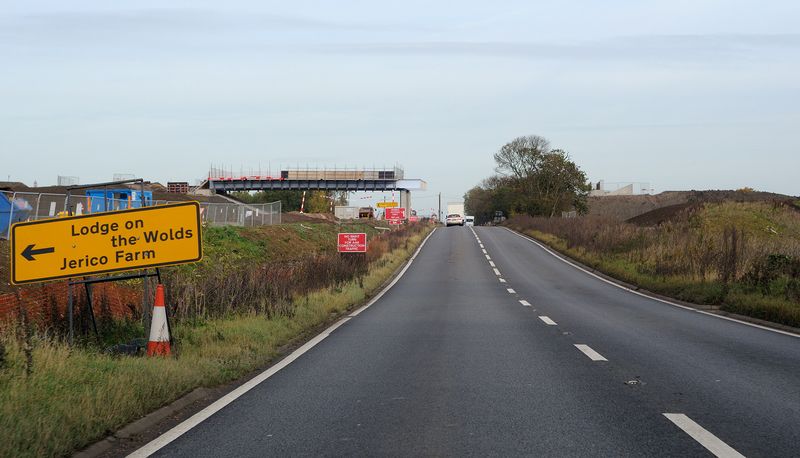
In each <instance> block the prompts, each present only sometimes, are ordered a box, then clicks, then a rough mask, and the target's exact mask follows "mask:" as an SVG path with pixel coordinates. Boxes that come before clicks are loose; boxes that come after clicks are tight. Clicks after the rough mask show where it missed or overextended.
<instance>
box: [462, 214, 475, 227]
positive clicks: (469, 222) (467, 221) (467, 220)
mask: <svg viewBox="0 0 800 458" xmlns="http://www.w3.org/2000/svg"><path fill="white" fill-rule="evenodd" d="M464 225H465V226H474V225H475V217H474V216H465V217H464Z"/></svg>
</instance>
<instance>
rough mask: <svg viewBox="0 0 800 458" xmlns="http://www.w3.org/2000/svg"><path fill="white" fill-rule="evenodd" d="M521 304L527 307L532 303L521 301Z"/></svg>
mask: <svg viewBox="0 0 800 458" xmlns="http://www.w3.org/2000/svg"><path fill="white" fill-rule="evenodd" d="M519 303H520V304H522V305H524V306H525V307H530V306H531V303H530V302H528V301H519Z"/></svg>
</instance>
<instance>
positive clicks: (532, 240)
mask: <svg viewBox="0 0 800 458" xmlns="http://www.w3.org/2000/svg"><path fill="white" fill-rule="evenodd" d="M505 229H506V230H507V231H508V232H511V233H512V234H514V235H516V236H517V237H519V238H521V239H525V240H527V241H529V242H531V243H533V244H534V245H537V246H538V247H539V248H541V249H543V250H544V251H546V252H547V253H548V254H549V255H551V256H553V257H555V258H556V259H558V260H560V261H561V262H564V263H566V264H569V265H571V266H572V267H574V268H576V269H578V270H580V271H581V272H584V273H586V274H588V275H591V276H592V277H594V278H596V279H598V280H600V281H602V282H605V283H608V284H609V285H611V286H614V287H616V288H619V289H623V290H625V291H627V292H629V293H632V294H636V295H637V296H642V297H646V298H648V299H651V300H654V301H657V302H661V303H664V304H667V305H671V306H673V307H678V308H682V309H684V310H689V311H692V312H697V313H702V314H703V315H708V316H713V317H715V318H719V319H721V320H727V321H733V322H735V323H739V324H743V325H745V326H750V327H753V328H758V329H763V330H765V331H771V332H775V333H778V334H783V335H785V336H791V337H800V334H795V333H793V332H789V331H782V330H780V329H773V328H769V327H767V326H761V325H760V324H755V323H748V322H747V321H742V320H737V319H736V318H731V317H729V316H722V315H717V314H716V313H711V312H706V311H705V310H697V309H695V308H692V307H687V306H685V305H681V304H677V303H675V302H670V301H668V300H666V299H660V298H658V297H653V296H650V295H647V294H644V293H642V292H639V291H634V290H632V289H630V288H627V287H625V286H622V285H620V284H617V283H614V282H613V281H611V280H607V279H605V278H603V277H601V276H600V275H597V274H596V273H594V272H591V271H588V270H586V269H584V268H583V267H581V266H579V265H577V264H575V263H574V262H571V261H569V260H568V259H565V258H564V257H562V256H560V255H558V254H556V252H554V251H553V250H551V249H550V248H548V247H546V246H545V245H543V244H541V243H539V242H538V241H536V240H534V239H532V238H530V237H528V236H525V235H522V234H519V233H517V232H514V231H512V230H511V229H509V228H505Z"/></svg>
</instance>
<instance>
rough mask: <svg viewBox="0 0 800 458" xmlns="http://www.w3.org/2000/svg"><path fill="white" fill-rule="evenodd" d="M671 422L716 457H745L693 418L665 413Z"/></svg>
mask: <svg viewBox="0 0 800 458" xmlns="http://www.w3.org/2000/svg"><path fill="white" fill-rule="evenodd" d="M664 416H665V417H667V418H668V419H669V421H671V422H673V423H675V425H676V426H677V427H678V428H680V429H682V430H683V432H685V433H686V434H688V435H690V436H691V437H692V439H694V440H696V441H697V442H699V443H700V445H702V446H703V447H705V448H706V449H707V450H708V451H709V452H711V453H713V454H714V456H718V457H720V458H723V457H724V458H744V455H742V454H741V453H739V452H737V451H736V450H734V449H733V448H732V447H731V446H730V445H728V444H726V443H725V442H722V441H721V440H720V439H719V438H718V437H717V436H715V435H713V434H711V433H710V432H708V431H707V430H706V429H705V428H703V427H702V426H700V425H698V424H697V423H695V422H694V421H693V420H692V419H691V418H689V417H687V416H686V415H684V414H682V413H665V414H664Z"/></svg>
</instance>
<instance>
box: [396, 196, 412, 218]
mask: <svg viewBox="0 0 800 458" xmlns="http://www.w3.org/2000/svg"><path fill="white" fill-rule="evenodd" d="M399 203H400V206H401V207H403V208H405V209H406V218H408V217H409V216H411V191H407V190H405V189H401V190H400V202H399Z"/></svg>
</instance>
